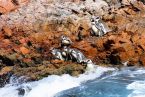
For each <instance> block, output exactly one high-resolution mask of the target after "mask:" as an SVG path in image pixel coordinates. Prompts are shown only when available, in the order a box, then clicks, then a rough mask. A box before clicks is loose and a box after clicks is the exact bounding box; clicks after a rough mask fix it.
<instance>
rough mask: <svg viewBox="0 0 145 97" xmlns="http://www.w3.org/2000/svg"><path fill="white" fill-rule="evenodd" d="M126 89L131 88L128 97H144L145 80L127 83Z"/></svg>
mask: <svg viewBox="0 0 145 97" xmlns="http://www.w3.org/2000/svg"><path fill="white" fill-rule="evenodd" d="M127 89H129V90H133V92H132V93H131V94H130V95H128V97H145V81H135V82H133V83H131V84H129V85H128V86H127Z"/></svg>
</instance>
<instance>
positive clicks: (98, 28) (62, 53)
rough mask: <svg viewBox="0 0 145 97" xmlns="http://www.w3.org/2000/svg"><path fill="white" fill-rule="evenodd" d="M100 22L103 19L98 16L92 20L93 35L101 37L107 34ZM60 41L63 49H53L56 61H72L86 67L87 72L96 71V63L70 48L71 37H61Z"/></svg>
mask: <svg viewBox="0 0 145 97" xmlns="http://www.w3.org/2000/svg"><path fill="white" fill-rule="evenodd" d="M100 20H101V19H100V17H98V16H96V17H95V16H93V17H92V18H91V25H92V26H91V32H90V33H91V35H93V36H99V37H101V36H103V35H104V34H106V33H107V31H106V29H105V27H104V25H103V24H102V23H101V22H100ZM60 41H61V48H62V49H56V48H51V53H52V55H53V56H54V57H55V58H56V59H59V60H64V61H68V60H71V61H73V62H77V63H79V64H82V65H85V66H86V70H87V71H90V70H93V69H94V63H93V62H92V61H91V60H90V59H87V58H86V57H85V56H84V54H83V53H82V52H81V51H79V50H77V49H74V48H70V45H71V44H72V41H71V39H70V38H69V37H67V36H65V35H62V36H61V37H60Z"/></svg>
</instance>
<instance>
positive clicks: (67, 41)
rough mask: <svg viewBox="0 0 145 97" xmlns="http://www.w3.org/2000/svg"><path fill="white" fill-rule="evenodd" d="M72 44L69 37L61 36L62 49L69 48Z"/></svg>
mask: <svg viewBox="0 0 145 97" xmlns="http://www.w3.org/2000/svg"><path fill="white" fill-rule="evenodd" d="M71 44H72V41H71V39H70V38H68V37H67V36H64V35H62V36H61V47H63V46H69V45H71Z"/></svg>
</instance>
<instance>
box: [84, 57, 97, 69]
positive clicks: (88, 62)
mask: <svg viewBox="0 0 145 97" xmlns="http://www.w3.org/2000/svg"><path fill="white" fill-rule="evenodd" d="M85 64H86V71H94V67H95V65H94V63H93V62H92V60H90V59H86V60H85Z"/></svg>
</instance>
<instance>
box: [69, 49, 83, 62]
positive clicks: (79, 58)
mask: <svg viewBox="0 0 145 97" xmlns="http://www.w3.org/2000/svg"><path fill="white" fill-rule="evenodd" d="M69 53H70V57H71V59H72V60H75V61H76V62H77V63H82V62H83V60H85V59H86V57H85V56H84V54H83V53H82V52H81V51H79V50H77V49H71V50H70V51H69Z"/></svg>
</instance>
